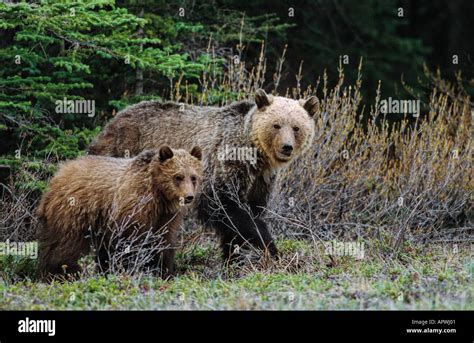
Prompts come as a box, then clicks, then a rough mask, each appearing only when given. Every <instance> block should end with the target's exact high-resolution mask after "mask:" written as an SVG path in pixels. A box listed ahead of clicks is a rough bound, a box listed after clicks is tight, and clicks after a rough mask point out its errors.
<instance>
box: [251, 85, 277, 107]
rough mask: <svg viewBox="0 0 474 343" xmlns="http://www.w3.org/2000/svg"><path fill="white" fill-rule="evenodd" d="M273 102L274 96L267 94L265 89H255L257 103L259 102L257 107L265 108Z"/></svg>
mask: <svg viewBox="0 0 474 343" xmlns="http://www.w3.org/2000/svg"><path fill="white" fill-rule="evenodd" d="M272 102H273V96H271V95H267V93H265V91H264V90H263V89H261V88H260V89H257V90H256V91H255V103H256V104H257V108H258V109H260V108H263V107H265V106H270V104H271V103H272Z"/></svg>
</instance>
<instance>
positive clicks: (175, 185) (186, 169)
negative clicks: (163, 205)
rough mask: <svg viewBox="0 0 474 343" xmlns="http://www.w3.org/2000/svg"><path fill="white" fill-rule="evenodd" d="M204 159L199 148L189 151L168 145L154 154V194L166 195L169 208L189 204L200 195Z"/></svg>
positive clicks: (152, 166)
mask: <svg viewBox="0 0 474 343" xmlns="http://www.w3.org/2000/svg"><path fill="white" fill-rule="evenodd" d="M143 154H144V153H142V154H140V155H143ZM201 159H202V153H201V148H199V147H194V148H193V149H192V150H191V152H187V151H186V150H182V149H171V148H170V147H169V146H166V145H165V146H162V147H160V148H159V149H158V153H154V154H153V156H151V158H150V164H149V170H150V171H151V177H152V187H153V189H154V192H155V194H157V193H158V194H160V195H161V196H162V197H164V198H165V202H167V204H168V207H169V208H178V206H188V205H190V204H191V203H192V202H193V200H194V199H195V198H196V197H197V195H198V192H199V187H200V185H201V180H202V173H203V170H202V164H201Z"/></svg>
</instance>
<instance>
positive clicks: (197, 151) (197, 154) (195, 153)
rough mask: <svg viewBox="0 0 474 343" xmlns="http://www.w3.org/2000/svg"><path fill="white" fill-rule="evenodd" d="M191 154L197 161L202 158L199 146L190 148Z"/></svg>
mask: <svg viewBox="0 0 474 343" xmlns="http://www.w3.org/2000/svg"><path fill="white" fill-rule="evenodd" d="M191 156H194V157H196V158H197V159H198V160H199V161H200V160H201V159H202V150H201V148H200V147H198V146H195V147H194V148H192V150H191Z"/></svg>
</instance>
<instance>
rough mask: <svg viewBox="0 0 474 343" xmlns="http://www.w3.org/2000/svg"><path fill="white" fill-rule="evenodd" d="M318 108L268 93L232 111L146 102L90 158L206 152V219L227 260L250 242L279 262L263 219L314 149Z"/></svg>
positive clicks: (202, 203)
mask: <svg viewBox="0 0 474 343" xmlns="http://www.w3.org/2000/svg"><path fill="white" fill-rule="evenodd" d="M317 104H318V99H317V98H316V97H314V96H312V97H310V98H309V99H307V100H299V101H297V100H292V99H288V98H284V97H277V96H271V95H267V94H266V93H265V91H263V90H261V89H260V90H257V92H256V93H255V102H252V101H240V102H235V103H232V104H230V105H228V106H225V107H197V106H188V105H184V104H177V103H172V102H167V103H160V102H156V101H144V102H140V103H138V104H136V105H133V106H130V107H128V108H126V109H125V110H123V111H121V112H120V113H119V114H118V115H117V116H116V117H115V118H114V119H113V120H112V121H111V122H110V123H109V124H108V125H107V126H106V127H105V129H104V130H103V131H102V132H101V133H100V134H99V136H98V137H97V138H96V139H95V141H94V142H93V143H92V144H91V146H90V147H89V153H90V154H96V155H109V156H124V155H126V154H131V155H136V154H138V153H140V151H142V150H144V149H149V148H153V147H156V146H159V145H161V144H170V145H174V146H177V147H183V146H189V145H199V146H200V147H202V149H203V153H204V155H205V159H204V161H203V163H204V177H203V180H204V181H203V192H202V193H203V194H202V195H201V197H200V198H199V200H198V201H197V209H198V216H199V218H200V219H201V221H202V222H203V224H204V225H208V226H211V227H213V228H215V229H216V231H217V233H218V234H219V235H220V238H221V246H222V250H223V255H224V258H225V259H229V258H230V257H233V256H235V253H236V252H235V250H234V249H235V247H236V246H240V245H243V244H245V243H247V242H248V243H251V244H252V245H253V246H255V247H258V248H261V249H268V251H269V252H270V253H271V254H272V255H277V249H276V247H275V244H274V242H273V240H272V237H271V235H270V233H269V231H268V229H267V226H266V224H265V222H264V221H263V220H262V219H261V213H262V210H263V208H264V206H265V205H266V203H267V199H268V196H269V194H270V191H271V185H272V182H273V180H274V177H275V174H276V172H277V171H278V169H279V168H281V167H283V166H285V165H288V163H289V162H290V161H291V160H292V159H294V158H295V157H296V156H298V155H300V154H302V153H303V152H304V151H305V150H306V149H307V148H308V147H309V146H310V144H311V142H312V140H313V137H314V130H315V129H314V127H315V125H314V122H313V116H314V114H315V112H316V111H317V107H318V106H317ZM252 152H255V153H252ZM242 156H244V158H242ZM236 193H237V195H238V197H237V198H236V197H235V196H233V195H232V194H234V195H235V194H236Z"/></svg>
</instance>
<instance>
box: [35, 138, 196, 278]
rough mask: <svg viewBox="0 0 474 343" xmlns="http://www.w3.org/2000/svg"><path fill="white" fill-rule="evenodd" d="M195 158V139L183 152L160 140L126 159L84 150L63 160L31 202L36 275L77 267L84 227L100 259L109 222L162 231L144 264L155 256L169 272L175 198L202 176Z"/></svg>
mask: <svg viewBox="0 0 474 343" xmlns="http://www.w3.org/2000/svg"><path fill="white" fill-rule="evenodd" d="M200 160H201V150H200V148H198V147H195V148H193V149H192V151H191V153H188V152H186V151H184V150H172V149H171V148H169V147H168V146H162V147H161V148H160V149H159V150H158V151H150V150H146V151H143V152H142V153H140V154H139V155H138V156H136V157H135V158H133V159H125V158H112V157H103V156H84V157H81V158H79V159H77V160H73V161H69V162H66V163H65V164H64V165H62V166H61V167H60V169H59V170H58V172H57V173H56V175H55V176H54V177H53V179H52V180H51V184H50V189H49V191H47V192H46V193H45V194H44V195H43V197H42V199H41V201H40V204H39V207H38V209H37V215H38V217H39V219H40V224H41V225H40V229H39V233H38V240H39V265H38V274H39V276H40V277H42V278H46V277H48V276H49V275H51V274H52V275H54V274H75V273H77V272H78V271H79V266H78V263H77V261H78V259H79V258H80V257H81V256H84V255H86V254H87V253H88V252H89V250H90V246H91V237H92V235H97V236H99V237H101V239H102V241H103V242H104V243H105V244H103V245H102V246H101V248H100V249H99V251H98V256H97V257H98V260H99V262H100V264H101V265H102V266H104V265H107V262H106V261H104V259H105V258H106V256H108V253H110V252H109V251H104V250H103V249H110V248H112V249H113V244H110V242H111V240H113V239H115V238H114V234H117V232H116V231H117V230H121V232H120V235H123V237H124V238H125V239H127V238H128V239H130V237H131V236H132V235H135V236H134V237H140V234H141V233H144V234H146V233H148V231H149V230H152V232H153V233H156V234H161V235H163V238H164V243H165V244H166V246H167V248H166V249H165V250H164V252H163V254H162V256H153V258H152V261H151V262H152V264H153V266H152V267H155V268H156V267H158V264H161V265H162V273H163V275H164V276H166V275H169V274H172V273H173V271H174V270H173V268H174V248H175V245H176V236H177V232H178V229H179V227H180V224H181V222H182V209H183V207H184V206H183V205H189V204H191V203H192V202H193V199H194V198H195V197H196V192H197V191H198V187H199V185H200V182H201V178H202V166H201V162H200ZM123 237H122V238H123ZM160 255H161V254H160ZM160 257H162V258H161V259H160Z"/></svg>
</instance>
